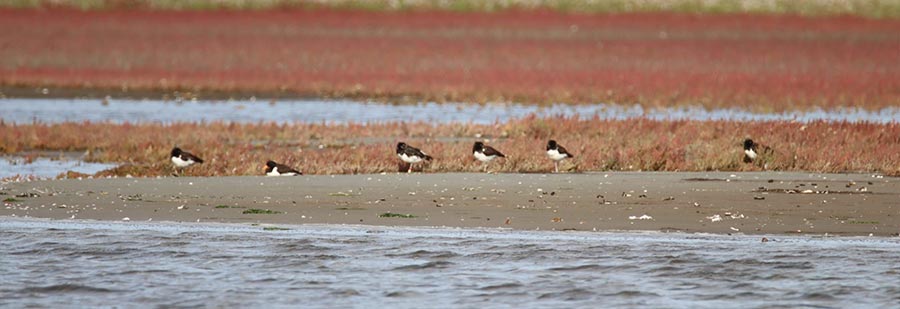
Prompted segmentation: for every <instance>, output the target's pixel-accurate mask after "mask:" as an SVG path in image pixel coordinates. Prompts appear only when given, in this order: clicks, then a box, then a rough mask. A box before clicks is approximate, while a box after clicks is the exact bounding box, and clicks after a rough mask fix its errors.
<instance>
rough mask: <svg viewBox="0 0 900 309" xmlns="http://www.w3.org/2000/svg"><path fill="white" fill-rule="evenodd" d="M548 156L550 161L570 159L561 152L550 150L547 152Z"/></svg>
mask: <svg viewBox="0 0 900 309" xmlns="http://www.w3.org/2000/svg"><path fill="white" fill-rule="evenodd" d="M547 156H548V157H550V160H553V161H559V160H562V159H565V158H566V157H568V155H565V154H561V153H559V150H556V149H550V150H547Z"/></svg>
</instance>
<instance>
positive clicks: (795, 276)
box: [0, 218, 900, 308]
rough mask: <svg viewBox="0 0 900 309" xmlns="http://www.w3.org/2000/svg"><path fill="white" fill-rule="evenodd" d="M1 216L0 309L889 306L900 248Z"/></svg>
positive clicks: (854, 242) (855, 241)
mask: <svg viewBox="0 0 900 309" xmlns="http://www.w3.org/2000/svg"><path fill="white" fill-rule="evenodd" d="M290 228H291V230H287V231H263V230H262V228H261V227H253V226H247V225H225V224H175V223H166V224H160V223H137V222H121V223H120V222H90V221H46V220H27V219H13V218H0V247H2V248H4V250H3V261H4V262H3V263H0V274H2V277H3V281H4V284H3V285H0V306H12V307H27V306H47V307H60V306H71V305H73V304H78V306H82V307H83V306H100V305H106V306H123V305H126V304H128V305H129V306H133V305H140V306H151V305H153V306H165V307H171V306H180V307H200V306H204V307H206V306H208V307H263V306H265V307H271V306H288V305H301V306H304V307H364V306H365V307H371V306H373V305H376V304H383V305H388V306H391V307H416V308H419V307H422V305H423V304H428V306H429V307H483V306H490V307H517V308H520V307H532V308H537V307H542V308H543V307H553V308H565V307H598V306H600V307H612V306H619V307H622V306H624V307H669V308H721V307H743V308H752V307H766V308H771V307H790V308H796V307H818V308H843V307H892V306H896V305H897V304H898V303H900V286H898V285H897V278H898V277H900V260H898V259H897V257H898V256H900V240H898V239H896V238H810V237H792V236H776V237H769V238H772V241H770V242H766V243H763V242H760V237H759V236H725V235H694V234H661V233H585V232H568V233H567V232H523V231H501V230H466V229H429V228H396V227H365V226H315V225H306V226H290Z"/></svg>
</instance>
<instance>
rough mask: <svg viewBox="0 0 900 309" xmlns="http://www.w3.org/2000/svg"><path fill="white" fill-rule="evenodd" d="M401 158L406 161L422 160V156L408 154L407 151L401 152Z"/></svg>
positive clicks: (417, 161)
mask: <svg viewBox="0 0 900 309" xmlns="http://www.w3.org/2000/svg"><path fill="white" fill-rule="evenodd" d="M398 156H399V157H400V160H403V162H406V163H419V162H422V158H420V157H419V156H407V155H406V154H405V153H402V154H399V155H398Z"/></svg>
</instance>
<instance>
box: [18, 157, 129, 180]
mask: <svg viewBox="0 0 900 309" xmlns="http://www.w3.org/2000/svg"><path fill="white" fill-rule="evenodd" d="M113 167H116V165H115V164H107V163H91V162H84V161H81V160H77V159H60V160H51V159H47V158H37V159H34V160H33V161H31V162H26V160H25V158H22V157H2V156H0V178H4V177H11V176H16V175H21V176H27V175H32V176H36V177H40V178H48V177H56V176H57V175H59V174H61V173H65V172H67V171H74V172H79V173H84V174H89V175H92V174H94V173H97V172H99V171H102V170H105V169H110V168H113Z"/></svg>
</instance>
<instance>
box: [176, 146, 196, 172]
mask: <svg viewBox="0 0 900 309" xmlns="http://www.w3.org/2000/svg"><path fill="white" fill-rule="evenodd" d="M171 160H172V164H173V165H174V168H175V171H176V174H175V175H176V176H177V175H178V174H177V171H178V169H179V168H180V169H182V170H183V169H185V168H187V167H188V166H191V165H194V164H199V163H203V159H200V158H199V157H197V156H195V155H194V154H192V153H190V152H187V151H182V150H181V148H178V147H175V148H172V158H171Z"/></svg>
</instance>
